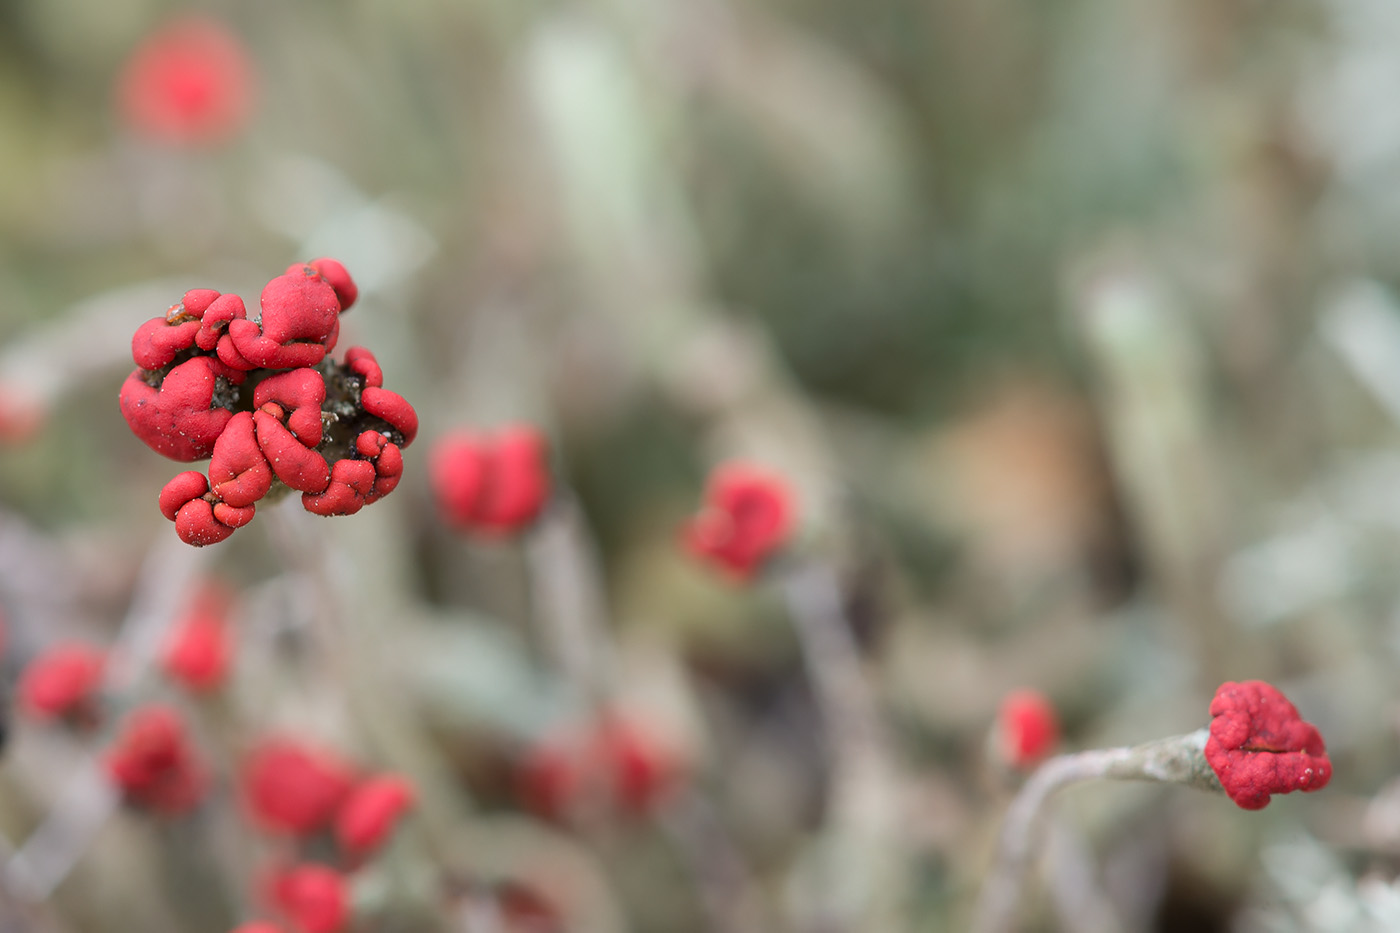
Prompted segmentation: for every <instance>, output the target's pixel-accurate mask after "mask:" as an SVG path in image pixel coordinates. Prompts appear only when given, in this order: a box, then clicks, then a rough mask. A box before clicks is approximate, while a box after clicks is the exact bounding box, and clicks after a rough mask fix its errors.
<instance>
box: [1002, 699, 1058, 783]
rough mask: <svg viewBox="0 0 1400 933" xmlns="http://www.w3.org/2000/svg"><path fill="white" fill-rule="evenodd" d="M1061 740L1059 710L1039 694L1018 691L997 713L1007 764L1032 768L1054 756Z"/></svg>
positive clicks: (1003, 758) (1004, 757) (1005, 701)
mask: <svg viewBox="0 0 1400 933" xmlns="http://www.w3.org/2000/svg"><path fill="white" fill-rule="evenodd" d="M1059 740H1060V720H1059V717H1058V716H1057V715H1056V714H1055V707H1054V706H1052V705H1051V704H1050V701H1049V700H1048V699H1047V698H1046V697H1045V695H1044V694H1043V693H1041V692H1040V691H1038V690H1015V691H1012V692H1011V693H1008V694H1007V695H1006V698H1005V699H1003V700H1002V701H1001V708H1000V710H999V711H998V713H997V744H998V751H999V753H1000V755H1001V758H1002V760H1003V761H1005V762H1006V763H1007V764H1009V765H1011V766H1012V767H1014V768H1029V767H1031V766H1033V765H1035V764H1037V763H1039V761H1040V760H1041V759H1042V758H1044V757H1045V756H1046V755H1048V754H1050V751H1051V750H1052V749H1053V748H1054V747H1055V744H1056V743H1057V742H1059Z"/></svg>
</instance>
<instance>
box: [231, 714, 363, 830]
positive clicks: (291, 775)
mask: <svg viewBox="0 0 1400 933" xmlns="http://www.w3.org/2000/svg"><path fill="white" fill-rule="evenodd" d="M241 779H242V780H241V783H242V791H243V798H244V800H245V802H246V804H247V807H248V809H249V811H250V813H251V814H252V817H253V819H254V821H255V822H256V823H257V824H258V825H259V826H261V827H263V828H264V829H266V830H268V831H269V832H274V833H285V834H287V835H292V836H306V835H310V834H312V833H315V832H318V831H319V830H322V829H325V828H326V827H328V826H330V824H331V821H332V820H333V819H334V818H335V815H336V812H337V811H338V810H339V808H340V805H341V803H342V802H343V801H344V800H345V799H346V797H347V795H349V793H350V791H351V789H352V788H353V787H354V785H355V774H354V770H353V769H352V768H351V767H350V766H349V765H348V764H347V763H345V762H344V761H342V760H341V759H340V757H339V756H337V755H335V754H334V753H332V752H329V751H326V750H325V749H321V748H316V747H313V746H311V745H308V744H306V743H303V742H300V741H297V740H296V739H291V738H283V737H278V738H271V739H267V740H264V741H263V742H262V743H260V744H259V745H258V746H257V747H255V748H254V749H253V750H252V752H251V753H250V754H249V755H248V756H247V758H246V759H245V760H244V762H243V769H242V774H241Z"/></svg>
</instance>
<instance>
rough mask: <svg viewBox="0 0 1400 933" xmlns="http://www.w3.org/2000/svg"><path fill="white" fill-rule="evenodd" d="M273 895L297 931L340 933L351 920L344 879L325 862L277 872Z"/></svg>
mask: <svg viewBox="0 0 1400 933" xmlns="http://www.w3.org/2000/svg"><path fill="white" fill-rule="evenodd" d="M271 894H272V902H273V904H274V905H275V906H276V907H277V909H278V910H280V911H281V912H282V913H284V914H286V915H287V919H288V920H290V921H291V923H292V926H293V928H295V929H296V930H297V931H298V933H338V931H340V930H343V929H345V925H346V923H347V922H348V921H349V919H350V893H349V889H348V885H347V884H346V881H345V878H344V877H343V876H342V875H340V874H339V873H338V872H335V871H333V870H331V869H329V868H327V867H325V866H324V865H313V864H304V865H296V866H293V867H292V868H289V869H287V870H285V871H281V872H278V873H277V874H276V875H275V876H274V877H273V879H272V884H271Z"/></svg>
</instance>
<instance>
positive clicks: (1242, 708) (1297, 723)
mask: <svg viewBox="0 0 1400 933" xmlns="http://www.w3.org/2000/svg"><path fill="white" fill-rule="evenodd" d="M1210 715H1211V721H1210V738H1209V739H1207V740H1206V747H1205V756H1206V761H1208V762H1209V763H1210V766H1211V769H1212V770H1214V771H1215V776H1216V777H1217V778H1219V779H1220V786H1221V787H1223V788H1224V790H1225V793H1226V794H1228V795H1229V796H1230V799H1231V800H1233V801H1234V802H1235V803H1236V804H1237V805H1238V806H1240V807H1241V808H1242V809H1245V810H1262V809H1263V808H1264V807H1266V806H1268V805H1269V798H1270V797H1271V796H1272V795H1273V794H1287V793H1291V792H1292V791H1295V790H1297V791H1304V792H1307V791H1315V790H1321V789H1322V788H1324V787H1326V786H1327V782H1328V781H1330V780H1331V779H1332V762H1331V760H1330V759H1328V757H1327V747H1326V746H1325V745H1324V744H1323V741H1322V734H1321V733H1320V732H1318V730H1317V727H1316V726H1314V725H1313V724H1312V723H1310V722H1305V721H1304V720H1303V717H1302V716H1300V715H1298V709H1297V707H1295V706H1294V705H1293V704H1292V703H1290V702H1289V701H1288V698H1287V697H1285V696H1284V695H1283V693H1282V692H1280V691H1279V689H1278V688H1277V687H1275V686H1274V685H1273V684H1270V683H1266V682H1265V681H1262V680H1246V681H1242V682H1240V683H1235V682H1234V681H1226V682H1225V683H1223V684H1221V685H1220V686H1219V688H1217V689H1216V691H1215V697H1214V699H1212V700H1211V703H1210Z"/></svg>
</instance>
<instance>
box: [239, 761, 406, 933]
mask: <svg viewBox="0 0 1400 933" xmlns="http://www.w3.org/2000/svg"><path fill="white" fill-rule="evenodd" d="M240 784H241V793H242V797H243V801H244V804H245V807H246V809H247V811H248V813H249V815H250V817H251V818H252V821H253V822H254V824H255V825H257V826H258V827H259V828H261V829H262V830H263V831H265V832H267V833H270V834H272V835H276V836H282V837H289V838H290V840H291V841H292V842H294V843H295V844H296V845H297V846H299V847H300V848H301V850H302V854H303V857H308V856H310V855H311V854H313V853H317V854H323V853H324V852H325V851H326V849H325V845H324V842H325V840H326V839H330V838H333V840H334V841H335V843H336V845H337V847H338V848H339V851H340V854H341V857H342V859H343V862H344V863H345V865H346V867H351V868H353V867H356V866H358V865H359V864H361V863H362V862H363V861H364V860H365V859H366V858H367V857H369V856H371V855H373V854H374V853H375V852H376V851H378V850H379V849H380V848H381V847H382V846H383V845H384V844H385V843H386V842H387V841H388V840H389V838H390V837H391V836H392V835H393V832H394V830H395V829H396V828H397V827H398V825H399V823H400V822H401V820H402V818H403V815H404V814H405V813H406V812H407V811H408V810H409V809H410V808H411V807H412V806H413V803H414V800H415V793H414V790H413V785H412V784H411V783H410V782H409V781H408V780H407V779H406V778H404V777H402V776H400V775H396V774H378V775H371V776H369V777H366V778H364V779H360V778H358V777H357V775H356V769H355V767H354V766H353V765H351V764H350V763H349V762H347V761H345V760H344V759H343V758H341V757H340V756H339V755H337V754H336V753H334V752H332V751H330V750H328V749H324V748H319V747H316V746H314V745H311V744H308V743H306V742H302V741H300V740H298V739H295V738H291V737H286V736H280V737H270V738H266V739H264V740H263V741H261V742H260V743H259V744H258V745H256V746H255V747H254V748H253V749H252V750H251V751H250V752H249V754H248V755H247V756H246V758H245V759H244V761H243V766H242V769H241V773H240ZM348 885H349V881H348V879H347V877H346V875H345V874H343V873H342V871H340V870H338V869H336V868H332V867H330V866H327V865H322V864H317V863H315V862H311V861H303V862H299V863H297V864H295V865H292V866H290V867H282V868H279V869H277V870H276V871H274V872H273V874H272V876H271V878H270V881H269V884H268V886H267V894H268V898H267V899H268V906H269V907H270V908H271V909H272V910H274V911H276V912H277V913H279V914H281V915H282V917H283V918H284V919H285V921H286V922H287V923H288V924H289V928H290V929H292V930H295V931H298V933H335V931H337V930H341V929H344V928H345V926H346V924H347V923H348V922H349V917H350V897H349V893H348ZM253 929H257V926H256V925H255V926H253ZM271 929H273V930H275V929H277V928H276V927H271Z"/></svg>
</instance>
